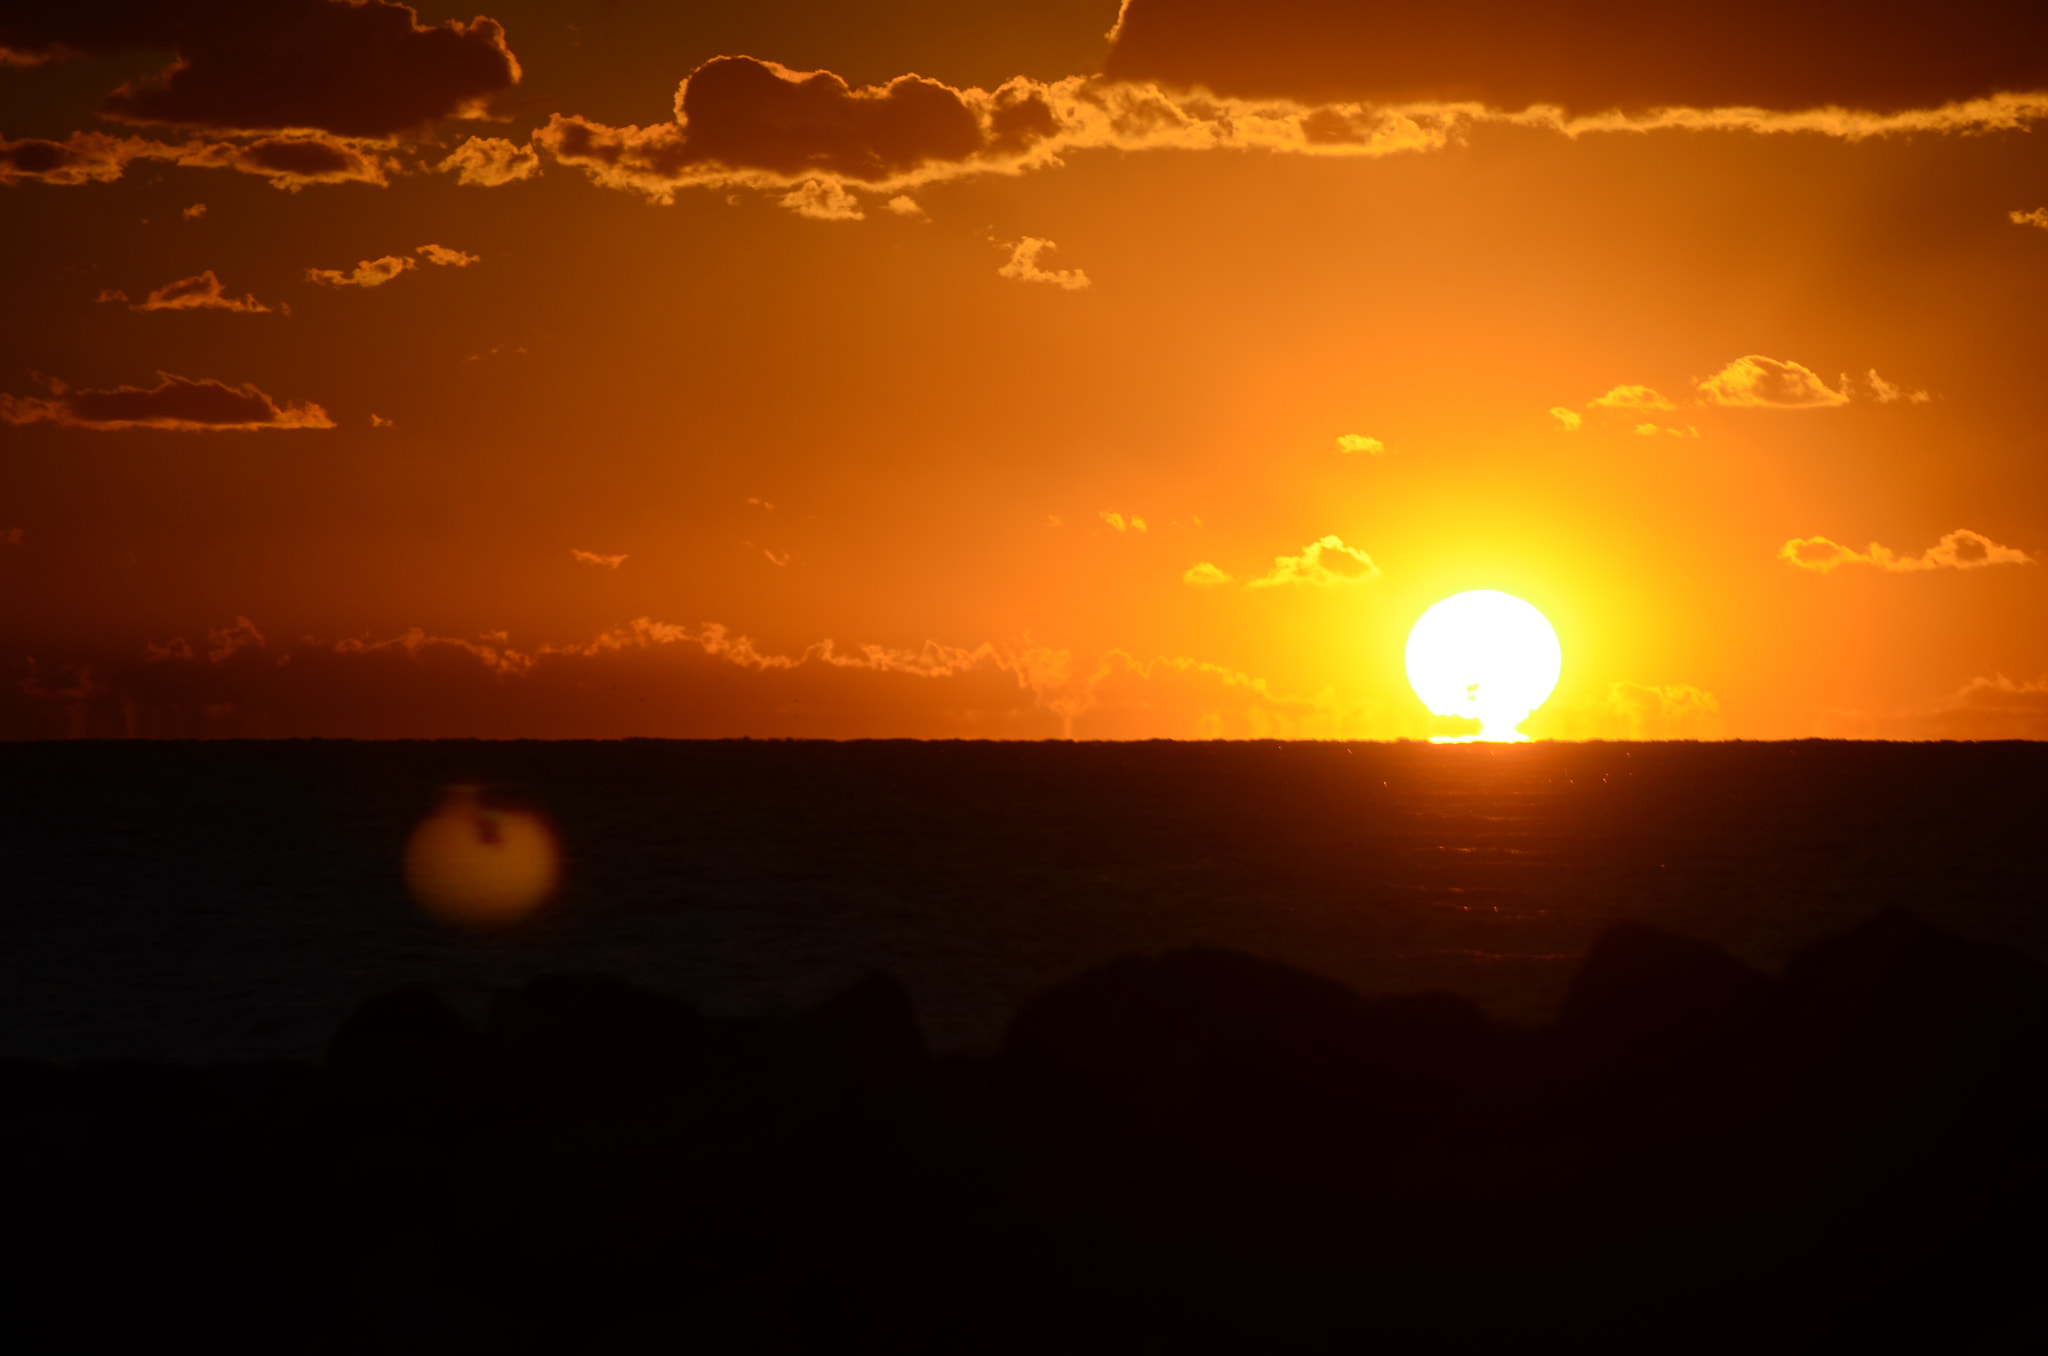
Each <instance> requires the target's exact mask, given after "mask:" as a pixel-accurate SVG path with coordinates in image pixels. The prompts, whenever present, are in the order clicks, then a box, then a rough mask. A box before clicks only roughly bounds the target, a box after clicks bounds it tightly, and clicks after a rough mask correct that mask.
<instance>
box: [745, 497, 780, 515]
mask: <svg viewBox="0 0 2048 1356" xmlns="http://www.w3.org/2000/svg"><path fill="white" fill-rule="evenodd" d="M747 502H748V503H749V504H752V505H753V506H754V507H755V508H757V509H759V510H761V511H762V512H763V513H773V512H775V505H773V504H771V503H769V502H768V501H767V500H766V499H758V498H756V497H755V496H753V495H751V494H750V495H748V496H747Z"/></svg>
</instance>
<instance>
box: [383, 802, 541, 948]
mask: <svg viewBox="0 0 2048 1356" xmlns="http://www.w3.org/2000/svg"><path fill="white" fill-rule="evenodd" d="M561 877H562V854H561V849H560V848H559V847H558V846H557V845H556V842H555V835H554V831H553V830H552V829H550V828H549V827H548V825H547V823H546V821H544V820H543V819H541V817H540V816H539V815H536V814H532V813H530V812H528V811H525V810H513V809H505V808H501V807H498V806H491V805H485V804H484V803H483V788H482V787H479V786H450V787H447V788H445V789H444V790H443V792H442V796H441V804H440V806H439V807H438V808H436V809H435V811H434V813H433V814H431V815H428V816H427V817H426V818H425V819H424V820H422V821H421V822H420V826H419V827H418V828H417V829H414V830H413V832H412V840H411V841H410V842H408V843H407V844H406V845H405V884H406V888H407V889H409V890H411V891H412V897H413V898H414V899H416V900H418V901H419V903H420V905H421V907H423V908H425V909H426V910H427V911H428V912H429V913H432V914H434V915H436V916H437V917H439V918H442V919H445V920H446V921H448V922H451V923H460V924H464V925H466V926H489V925H491V924H494V923H511V922H516V921H518V920H519V919H521V918H524V917H526V916H527V915H528V914H531V913H532V912H533V911H534V910H535V909H538V908H539V907H540V906H541V905H543V904H545V903H547V901H548V897H549V896H551V895H552V894H554V892H555V886H556V885H557V884H559V883H560V881H561Z"/></svg>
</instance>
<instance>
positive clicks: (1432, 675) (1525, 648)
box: [1408, 589, 1564, 742]
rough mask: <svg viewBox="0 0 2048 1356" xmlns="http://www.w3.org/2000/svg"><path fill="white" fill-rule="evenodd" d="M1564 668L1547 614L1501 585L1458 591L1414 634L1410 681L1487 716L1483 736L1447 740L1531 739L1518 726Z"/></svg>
mask: <svg viewBox="0 0 2048 1356" xmlns="http://www.w3.org/2000/svg"><path fill="white" fill-rule="evenodd" d="M1563 666H1564V655H1563V651H1562V650H1561V649H1560V648H1559V647H1558V643H1557V632H1556V631H1554V630H1552V629H1551V626H1550V623H1549V622H1548V621H1546V620H1545V619H1544V616H1543V614H1542V613H1541V612H1538V611H1537V610H1536V609H1535V608H1534V607H1531V606H1530V605H1529V604H1528V603H1525V602H1523V601H1522V600H1521V599H1520V598H1517V597H1515V596H1513V595H1512V594H1507V593H1501V592H1499V591H1497V590H1495V589H1475V590H1473V591H1472V592H1470V593H1457V594H1453V595H1451V596H1450V597H1448V598H1446V599H1444V600H1443V601H1442V602H1440V603H1438V604H1437V605H1436V606H1435V607H1432V608H1430V609H1429V611H1427V612H1425V613H1423V614H1422V616H1421V618H1420V619H1419V620H1418V621H1417V622H1416V623H1415V629H1414V630H1412V631H1410V632H1409V633H1408V682H1409V685H1410V686H1412V687H1413V688H1414V689H1415V695H1416V696H1418V697H1420V698H1422V704H1423V705H1424V706H1426V707H1428V708H1429V709H1430V710H1431V711H1432V712H1434V713H1435V714H1437V715H1439V716H1461V717H1464V718H1465V719H1467V720H1476V721H1478V722H1479V733H1478V734H1476V735H1462V736H1438V741H1439V742H1454V741H1462V740H1468V739H1487V740H1520V739H1526V738H1527V737H1528V736H1526V735H1524V734H1522V733H1521V732H1520V731H1519V730H1517V729H1516V728H1515V727H1516V726H1518V725H1520V724H1521V723H1522V722H1523V721H1525V720H1527V719H1528V718H1529V715H1530V713H1531V712H1533V711H1535V709H1536V708H1537V707H1539V706H1541V705H1543V703H1544V702H1545V701H1546V700H1547V699H1548V698H1549V696H1550V694H1551V692H1552V690H1554V689H1555V688H1556V687H1557V677H1558V674H1559V672H1560V671H1561V670H1562V668H1563Z"/></svg>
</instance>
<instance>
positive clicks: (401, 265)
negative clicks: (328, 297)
mask: <svg viewBox="0 0 2048 1356" xmlns="http://www.w3.org/2000/svg"><path fill="white" fill-rule="evenodd" d="M411 267H413V261H412V260H410V259H408V258H406V257H405V256H404V255H401V254H387V255H385V256H384V257H383V258H381V259H364V260H361V261H359V262H358V263H357V264H356V266H355V269H354V271H352V272H348V273H344V272H342V271H341V270H340V269H338V268H309V269H307V270H306V281H307V282H315V283H319V284H320V285H321V286H322V287H382V286H383V285H384V284H385V283H388V282H390V281H391V280H392V279H393V278H395V277H397V276H398V275H399V274H401V273H403V272H405V271H406V270H407V269H409V268H411Z"/></svg>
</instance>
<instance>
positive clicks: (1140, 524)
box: [1095, 509, 1148, 532]
mask: <svg viewBox="0 0 2048 1356" xmlns="http://www.w3.org/2000/svg"><path fill="white" fill-rule="evenodd" d="M1095 516H1096V517H1098V518H1100V519H1102V521H1103V522H1105V523H1108V524H1109V527H1110V530H1111V531H1113V532H1126V531H1128V532H1144V531H1147V530H1148V529H1147V528H1146V526H1145V520H1144V519H1143V518H1140V517H1139V516H1138V515H1136V514H1135V513H1134V514H1132V515H1130V516H1129V517H1128V518H1127V517H1125V516H1124V515H1123V514H1121V513H1115V512H1112V511H1111V510H1109V509H1104V510H1102V512H1100V513H1098V514H1096V515H1095Z"/></svg>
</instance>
